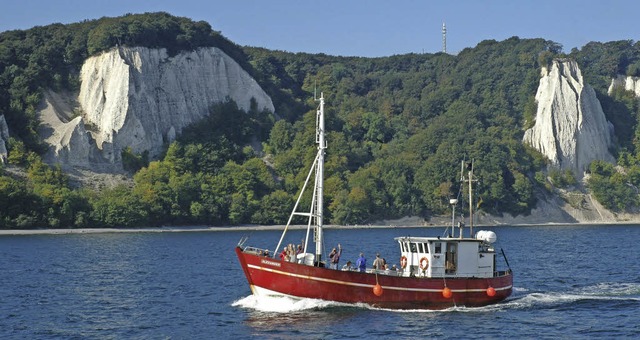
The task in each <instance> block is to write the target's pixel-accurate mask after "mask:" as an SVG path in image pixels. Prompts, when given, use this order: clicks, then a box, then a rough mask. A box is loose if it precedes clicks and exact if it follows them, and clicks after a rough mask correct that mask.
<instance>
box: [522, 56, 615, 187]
mask: <svg viewBox="0 0 640 340" xmlns="http://www.w3.org/2000/svg"><path fill="white" fill-rule="evenodd" d="M541 76H542V78H541V79H540V83H539V86H538V91H537V93H536V101H537V103H538V110H537V112H536V118H535V119H536V120H535V125H534V126H533V127H532V128H530V129H528V130H527V131H525V134H524V138H523V140H524V142H525V143H527V144H529V145H531V146H533V147H534V148H536V149H537V150H538V151H540V152H542V153H543V154H544V155H545V156H547V158H549V160H550V161H551V163H552V166H555V167H558V168H560V169H563V170H564V169H569V170H571V171H573V173H574V174H575V175H576V176H577V177H578V178H582V176H583V173H584V171H585V170H586V169H587V167H588V165H589V163H591V162H592V161H593V160H596V159H599V160H605V161H608V162H614V158H613V156H612V155H611V154H610V153H609V147H610V146H611V145H612V138H611V136H612V133H613V132H612V129H613V127H612V125H611V124H610V123H609V122H608V121H607V120H606V118H605V116H604V112H603V111H602V106H601V105H600V102H599V101H598V99H597V98H596V94H595V91H594V90H593V88H592V87H591V86H589V85H588V84H586V83H585V82H584V80H583V78H582V73H581V72H580V69H579V68H578V64H577V63H576V62H575V61H572V60H554V61H553V62H552V64H551V68H550V69H547V68H543V69H542V72H541Z"/></svg>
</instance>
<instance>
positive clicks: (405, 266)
mask: <svg viewBox="0 0 640 340" xmlns="http://www.w3.org/2000/svg"><path fill="white" fill-rule="evenodd" d="M319 102H320V103H319V108H318V110H317V120H316V123H317V126H316V143H317V144H318V153H317V156H316V158H315V161H314V163H313V165H312V166H311V170H310V171H309V174H308V175H307V179H306V181H305V184H304V186H303V188H302V190H301V193H300V195H299V197H298V200H297V201H296V204H295V206H294V208H293V212H292V214H291V217H290V218H289V221H288V222H287V225H286V226H285V228H284V231H283V233H282V236H281V237H280V240H279V242H278V245H277V246H276V248H275V250H279V249H281V248H280V246H281V245H282V243H283V240H284V238H285V234H286V232H287V230H288V229H289V227H290V225H291V221H292V218H293V217H294V216H296V215H300V216H305V217H307V218H308V225H307V233H306V239H305V240H304V248H303V249H302V250H301V251H300V252H299V253H296V252H293V250H292V252H291V256H289V257H288V258H280V257H279V256H278V255H279V254H278V253H277V251H274V250H272V251H270V250H268V249H261V248H256V247H250V246H245V243H246V241H247V239H246V238H243V239H242V240H241V241H240V242H239V243H238V246H237V247H236V249H235V250H236V254H237V256H238V260H239V261H240V264H241V266H242V269H243V271H244V274H245V276H246V277H247V281H248V283H249V287H250V288H251V291H252V293H253V294H254V295H257V296H263V295H267V296H269V295H272V296H288V297H293V298H313V299H322V300H328V301H337V302H344V303H365V304H369V305H372V306H375V307H381V308H394V309H442V308H448V307H453V306H469V307H475V306H485V305H489V304H493V303H497V302H500V301H502V300H504V299H506V298H507V297H508V296H509V295H511V291H512V287H513V274H512V271H511V269H510V268H509V269H505V270H498V269H497V268H496V267H497V260H498V257H499V254H498V253H497V252H496V249H495V247H494V242H495V241H496V234H495V233H494V232H492V231H479V232H477V233H476V234H475V235H474V234H473V218H472V216H473V213H472V204H471V203H470V204H469V210H470V214H469V215H470V219H469V220H470V221H469V222H470V223H469V237H464V236H463V234H464V233H463V231H464V225H463V223H459V224H458V227H459V235H458V236H451V235H445V236H442V237H439V236H436V237H396V238H395V241H396V242H398V245H399V248H400V255H399V262H400V267H399V268H397V270H389V269H374V268H364V270H362V271H361V270H359V269H346V270H340V269H338V270H336V269H330V268H328V267H327V266H326V265H325V260H324V257H323V254H322V250H323V234H322V233H323V228H322V227H323V218H322V217H323V216H322V212H323V172H324V154H325V149H326V142H325V135H324V132H325V130H324V105H325V103H324V96H323V95H322V94H321V96H320V99H319ZM463 164H464V163H463ZM463 169H464V168H463ZM467 170H468V174H467V176H466V177H465V176H462V179H463V180H464V181H465V182H468V183H469V185H468V187H469V202H472V200H471V197H472V194H471V187H472V182H473V166H472V165H471V163H470V164H469V165H468V166H467ZM314 173H315V176H314V178H315V180H314V182H315V185H314V189H313V196H312V197H313V198H312V203H311V207H310V209H309V211H308V212H299V211H298V205H299V203H300V200H301V197H302V194H303V193H304V191H305V189H306V188H307V185H308V183H309V181H310V179H311V178H312V175H313V174H314ZM463 174H464V171H463ZM451 204H452V207H453V211H454V214H453V216H454V217H452V226H451V227H452V231H454V230H453V229H454V224H455V204H457V200H455V199H452V200H451ZM312 230H313V231H314V241H315V253H309V252H307V251H308V249H307V245H308V244H309V242H307V241H308V239H309V234H310V232H311V231H312ZM500 255H502V257H503V258H504V260H505V261H504V262H505V264H506V266H507V267H509V264H508V261H507V259H506V256H505V254H504V252H503V251H501V254H500Z"/></svg>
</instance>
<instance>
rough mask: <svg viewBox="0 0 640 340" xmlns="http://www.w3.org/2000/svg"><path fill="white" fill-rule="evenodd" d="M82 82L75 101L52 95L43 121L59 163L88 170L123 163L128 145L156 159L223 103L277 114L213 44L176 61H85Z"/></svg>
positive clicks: (130, 51)
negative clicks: (168, 144) (172, 142)
mask: <svg viewBox="0 0 640 340" xmlns="http://www.w3.org/2000/svg"><path fill="white" fill-rule="evenodd" d="M80 80H81V86H80V93H79V95H78V96H77V102H75V99H76V98H69V97H68V96H67V97H66V98H63V99H60V98H57V97H61V96H60V95H59V94H55V93H53V94H52V93H50V94H49V95H46V96H45V103H44V104H45V105H44V106H43V110H42V111H41V116H42V117H43V118H41V119H42V120H43V121H45V122H47V121H48V123H46V124H45V130H47V127H48V128H49V130H50V131H49V133H48V134H46V136H45V138H46V139H47V141H48V142H49V144H51V146H52V151H53V157H54V158H55V160H56V161H59V162H62V163H65V164H70V165H74V166H80V167H86V168H92V167H94V166H95V165H96V164H100V163H103V164H118V163H119V162H120V151H121V150H122V149H123V148H125V147H131V148H132V150H133V151H134V152H136V153H141V152H143V151H149V153H150V155H151V156H155V155H158V154H159V153H160V152H161V151H162V148H163V146H164V145H165V143H167V142H171V141H172V140H173V139H174V138H175V136H176V134H179V133H180V132H181V130H182V129H183V128H184V127H186V126H187V125H189V124H191V123H194V122H197V121H198V120H200V119H202V118H203V117H205V116H206V115H208V114H209V108H210V106H211V105H213V104H215V103H219V102H222V101H224V100H226V99H231V100H233V101H235V102H236V103H237V104H238V106H239V107H240V108H241V109H244V110H245V111H248V110H249V109H250V108H251V106H252V102H253V103H254V104H255V107H256V108H257V109H258V110H268V111H271V112H273V111H274V107H273V103H272V101H271V98H269V96H268V95H267V94H266V93H265V92H264V91H263V90H262V89H261V88H260V86H259V85H258V83H257V82H256V81H255V80H254V79H253V78H252V77H251V76H250V75H249V74H248V73H247V72H246V71H244V70H243V69H242V68H241V67H240V65H238V63H236V62H235V61H234V60H233V59H231V58H230V57H229V56H227V55H226V54H225V53H224V52H222V50H220V49H218V48H215V47H210V48H200V49H197V50H195V51H191V52H183V53H180V54H178V55H176V56H173V57H170V56H169V55H168V54H167V51H166V50H165V49H149V48H144V47H131V48H128V47H120V48H115V49H112V50H111V51H108V52H105V53H103V54H101V55H98V56H95V57H91V58H89V59H87V60H86V61H85V63H84V65H83V66H82V69H81V74H80ZM62 97H64V96H62ZM72 101H74V102H75V105H74V104H69V102H72ZM78 112H80V113H81V116H78V117H75V118H73V117H74V113H78ZM47 117H48V118H47ZM56 119H57V120H58V121H56Z"/></svg>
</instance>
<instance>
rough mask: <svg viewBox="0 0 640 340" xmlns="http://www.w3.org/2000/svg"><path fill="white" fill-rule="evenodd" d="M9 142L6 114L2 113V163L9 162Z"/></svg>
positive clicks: (0, 156) (0, 116) (0, 143)
mask: <svg viewBox="0 0 640 340" xmlns="http://www.w3.org/2000/svg"><path fill="white" fill-rule="evenodd" d="M8 144H9V127H8V126H7V121H6V120H5V119H4V115H0V164H2V163H6V162H7V145H8Z"/></svg>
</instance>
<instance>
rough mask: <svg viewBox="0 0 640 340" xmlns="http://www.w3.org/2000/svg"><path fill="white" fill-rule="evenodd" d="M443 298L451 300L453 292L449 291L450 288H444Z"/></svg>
mask: <svg viewBox="0 0 640 340" xmlns="http://www.w3.org/2000/svg"><path fill="white" fill-rule="evenodd" d="M442 296H444V298H445V299H449V298H451V297H452V296H453V292H451V289H449V287H444V289H443V290H442Z"/></svg>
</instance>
